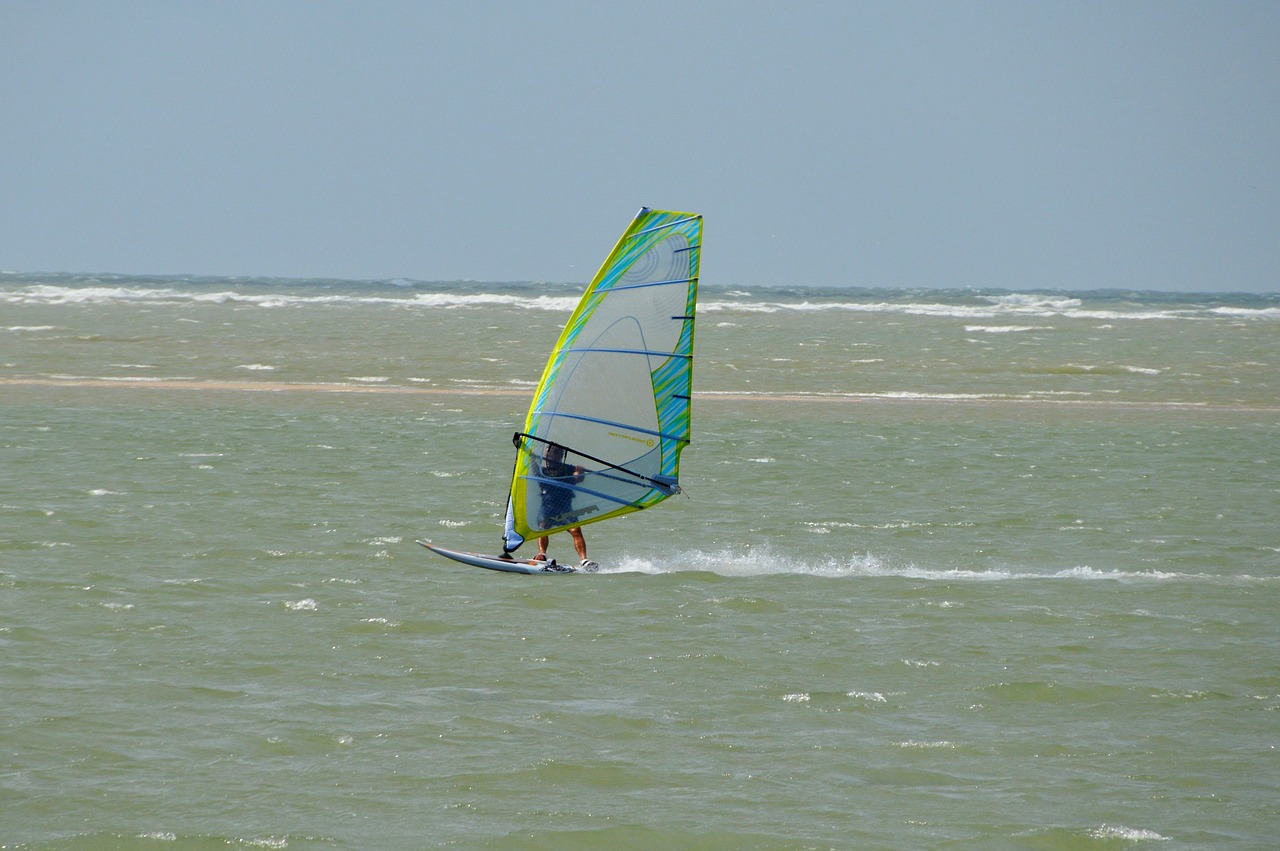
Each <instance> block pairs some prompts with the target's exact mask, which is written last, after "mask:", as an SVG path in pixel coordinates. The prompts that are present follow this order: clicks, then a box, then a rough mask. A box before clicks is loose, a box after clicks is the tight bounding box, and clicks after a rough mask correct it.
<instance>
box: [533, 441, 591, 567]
mask: <svg viewBox="0 0 1280 851" xmlns="http://www.w3.org/2000/svg"><path fill="white" fill-rule="evenodd" d="M540 472H541V476H540V477H539V478H541V479H543V481H540V482H539V483H538V486H539V491H540V495H541V497H542V516H541V517H540V518H539V523H540V524H541V525H542V526H543V527H544V528H545V527H548V526H562V525H564V524H565V523H571V522H573V521H574V520H577V519H578V516H577V515H576V514H575V513H574V511H573V489H572V488H568V487H565V486H564V485H562V484H559V483H560V482H564V483H566V484H570V485H574V484H577V483H578V482H580V481H582V479H583V477H584V476H585V475H586V471H585V470H584V469H583V468H582V467H581V466H575V465H573V464H569V463H567V462H566V461H565V459H564V447H563V446H559V445H557V444H554V443H549V444H547V451H546V452H545V453H543V458H542V464H541V471H540ZM568 532H569V537H571V538H573V548H574V549H575V550H577V552H578V558H580V559H581V560H582V567H584V568H586V569H588V570H590V569H593V568H596V567H598V565H597V564H596V563H595V562H594V561H591V559H589V558H587V539H586V538H584V537H583V535H582V527H580V526H571V527H569V530H568ZM550 541H551V537H550V536H549V535H543V536H542V537H540V538H538V554H537V555H536V556H534V559H535V560H537V561H546V558H547V545H548V544H549V543H550Z"/></svg>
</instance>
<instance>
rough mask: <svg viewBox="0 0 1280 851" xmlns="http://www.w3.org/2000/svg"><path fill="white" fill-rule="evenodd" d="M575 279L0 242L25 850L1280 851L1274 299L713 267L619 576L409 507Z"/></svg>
mask: <svg viewBox="0 0 1280 851" xmlns="http://www.w3.org/2000/svg"><path fill="white" fill-rule="evenodd" d="M706 271H711V270H709V269H708V270H706ZM582 290H583V287H582V285H571V284H546V283H505V284H495V283H478V282H469V281H468V282H443V283H439V282H437V283H431V282H417V281H404V280H397V281H336V280H313V281H312V280H307V281H302V280H274V279H267V280H263V279H250V278H201V277H189V276H159V277H155V276H153V277H134V276H127V275H97V276H90V275H33V274H19V273H4V274H0V707H2V712H0V848H2V849H14V851H16V850H17V849H21V850H22V851H36V849H39V851H97V849H127V851H134V850H135V849H137V850H138V851H206V849H208V851H212V849H226V848H280V849H283V848H288V849H432V848H449V849H704V851H721V850H722V849H723V851H736V849H794V851H800V849H806V850H807V849H971V848H973V849H1064V851H1065V849H1072V851H1074V849H1133V848H1137V849H1143V848H1149V849H1161V851H1165V849H1169V851H1173V849H1223V848H1231V849H1270V848H1275V847H1276V842H1277V836H1280V295H1277V294H1271V295H1256V294H1255V295H1241V294H1169V293H1154V292H1119V291H1104V292H1040V291H1035V290H1032V289H1028V290H1026V291H1022V292H1006V291H986V290H962V291H953V290H867V289H857V288H846V289H830V290H823V289H806V288H774V289H755V288H752V289H738V288H733V287H731V286H717V285H715V284H712V283H707V284H704V286H703V288H702V292H701V294H700V300H699V307H698V314H697V317H698V318H697V323H698V324H697V332H696V341H695V354H696V360H695V371H694V399H693V442H692V444H691V445H690V446H689V447H688V449H687V450H686V451H685V452H684V455H683V464H682V468H681V485H682V487H683V490H684V493H683V494H681V495H679V496H676V497H674V498H672V499H669V500H667V501H666V502H664V503H663V504H661V505H659V506H655V507H653V508H652V509H650V510H647V511H643V512H639V513H637V514H633V515H630V516H628V517H626V518H620V519H617V520H615V521H611V522H607V523H602V524H596V525H590V526H587V527H585V529H584V532H585V533H586V536H587V541H588V545H589V547H590V554H591V556H592V557H593V558H595V559H596V560H598V561H599V562H600V563H601V565H602V569H601V571H600V573H599V574H597V575H571V576H545V577H542V576H535V577H529V576H516V575H506V574H499V573H493V572H489V571H484V570H479V569H476V568H472V567H468V566H464V565H460V564H456V563H454V562H450V561H446V560H444V559H441V558H439V557H437V556H435V555H433V554H432V553H429V552H428V551H426V550H424V549H422V548H421V547H419V546H418V545H417V544H416V543H415V541H416V540H417V539H429V540H432V541H435V542H437V543H440V544H442V545H444V546H448V547H454V548H457V549H467V550H479V551H491V550H496V548H497V547H498V541H499V535H500V528H499V526H500V522H501V517H500V515H501V513H502V509H503V507H504V506H505V502H506V498H507V487H508V479H509V476H510V474H511V467H512V462H513V450H512V448H511V435H512V433H513V432H514V431H515V430H516V429H518V428H520V426H521V425H522V423H523V419H524V414H525V410H526V407H527V405H528V403H529V400H530V398H531V395H532V391H533V389H534V387H535V385H536V383H537V381H538V379H539V377H540V375H541V371H542V367H543V364H544V362H545V360H546V357H547V355H548V353H549V352H550V349H551V347H552V345H553V344H554V342H555V339H556V337H557V335H558V333H559V329H560V328H561V327H562V326H563V325H564V323H565V321H566V320H567V319H568V317H569V314H570V313H571V311H572V310H573V307H574V305H575V303H576V302H577V299H578V296H579V295H580V294H581V292H582ZM551 554H552V555H553V556H558V557H560V558H561V559H562V560H564V559H570V558H572V556H573V551H572V547H571V546H570V542H569V541H568V539H567V537H566V536H563V535H560V536H557V537H555V538H553V540H552V548H551Z"/></svg>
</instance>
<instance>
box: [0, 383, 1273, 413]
mask: <svg viewBox="0 0 1280 851" xmlns="http://www.w3.org/2000/svg"><path fill="white" fill-rule="evenodd" d="M0 387H14V388H56V389H115V390H198V391H210V392H228V393H333V394H363V395H380V396H441V397H450V396H452V397H466V396H491V397H524V398H529V397H531V396H532V395H533V391H532V390H531V389H526V388H520V387H511V388H505V387H412V386H405V385H394V384H392V385H388V384H368V385H366V384H349V383H337V382H335V383H322V382H310V383H306V382H296V383H295V382H284V381H224V380H216V379H201V378H191V379H187V378H156V379H146V378H87V377H86V378H81V377H67V378H0ZM693 395H694V398H695V399H697V401H698V403H699V404H703V403H717V402H734V403H739V404H741V403H757V402H760V403H775V402H788V403H792V404H796V403H827V404H872V405H946V406H952V405H960V406H1016V407H1058V408H1101V409H1112V410H1149V411H1206V412H1220V413H1259V414H1280V405H1250V404H1239V403H1225V402H1178V401H1168V402H1160V401H1140V400H1139V401H1126V400H1120V399H1046V398H1031V397H1015V396H983V395H979V394H954V395H952V394H928V393H918V394H917V393H771V392H768V391H764V392H760V391H745V390H744V391H736V390H708V391H694V394H693Z"/></svg>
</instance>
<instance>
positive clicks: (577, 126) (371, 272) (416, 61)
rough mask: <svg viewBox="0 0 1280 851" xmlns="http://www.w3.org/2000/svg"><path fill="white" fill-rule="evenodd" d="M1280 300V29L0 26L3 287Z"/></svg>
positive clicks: (971, 19)
mask: <svg viewBox="0 0 1280 851" xmlns="http://www.w3.org/2000/svg"><path fill="white" fill-rule="evenodd" d="M641 206H649V207H655V208H661V209H675V210H688V211H694V212H698V213H701V214H702V215H703V216H704V217H705V223H704V250H703V266H702V280H703V282H704V283H712V284H715V285H719V286H726V287H730V288H741V289H747V290H749V289H751V288H752V287H778V286H781V287H786V286H809V287H842V286H853V287H909V288H915V287H938V288H954V287H997V288H1002V289H1010V290H1026V289H1065V290H1087V289H1096V288H1110V289H1134V290H1164V291H1195V292H1217V291H1241V292H1267V293H1270V292H1277V291H1280V3H1276V2H1271V0H1258V2H1231V1H1230V0H1221V2H1182V1H1181V0H1159V2H1147V0H1127V2H1123V3H1115V2H1112V0H1106V2H1089V0H1081V2H1075V0H1071V1H1070V2H1066V0H1064V1H1063V2H1051V3H1046V2H1035V0H1019V1H1018V2H977V0H974V1H973V2H961V0H949V2H943V0H938V2H911V0H902V1H900V2H857V0H785V2H783V0H779V1H778V2H754V0H686V2H670V0H637V1H636V2H629V0H617V2H600V0H583V2H573V1H572V0H545V2H535V0H527V2H515V0H511V2H494V0H458V1H457V2H454V1H453V0H436V1H435V2H429V0H417V1H416V2H393V0H381V1H380V0H364V2H331V1H330V0H312V2H301V1H300V0H271V2H257V0H254V1H253V2H238V0H219V2H214V3H210V2H207V1H206V0H199V1H198V2H186V0H174V2H162V0H147V1H146V2H141V0H115V2H106V0H95V2H66V0H0V270H5V271H18V272H91V273H121V274H155V275H168V274H173V275H179V274H187V275H230V276H252V277H287V278H326V279H327V278H344V279H358V280H364V279H412V280H422V281H445V280H476V281H504V282H505V281H549V282H586V281H588V280H590V278H591V276H592V275H593V273H594V272H595V270H596V267H597V266H598V265H599V264H600V262H601V261H603V259H604V257H605V255H606V254H607V253H608V251H609V249H610V248H611V247H612V245H613V243H614V241H615V240H616V239H617V236H618V235H619V234H620V233H621V231H622V229H623V228H624V227H625V226H626V224H627V223H628V222H629V221H630V219H631V218H632V216H633V215H634V214H635V212H636V211H637V210H638V209H639V208H640V207H641Z"/></svg>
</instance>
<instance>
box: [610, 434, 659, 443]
mask: <svg viewBox="0 0 1280 851" xmlns="http://www.w3.org/2000/svg"><path fill="white" fill-rule="evenodd" d="M609 436H610V437H620V438H622V439H623V440H634V441H635V442H636V443H643V444H644V445H645V446H653V438H652V437H650V438H648V439H646V438H643V437H636V436H635V435H634V434H620V433H618V432H616V431H611V432H609Z"/></svg>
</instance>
